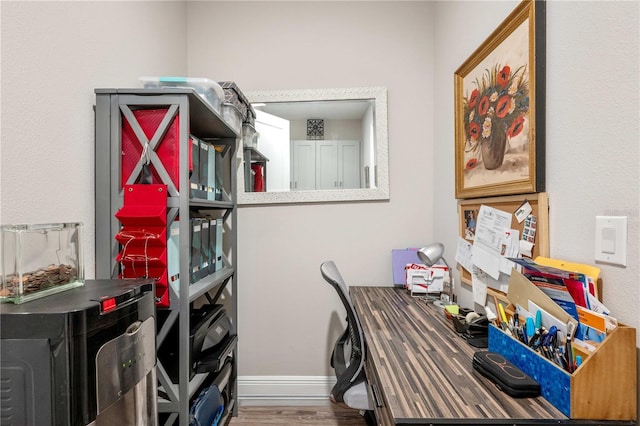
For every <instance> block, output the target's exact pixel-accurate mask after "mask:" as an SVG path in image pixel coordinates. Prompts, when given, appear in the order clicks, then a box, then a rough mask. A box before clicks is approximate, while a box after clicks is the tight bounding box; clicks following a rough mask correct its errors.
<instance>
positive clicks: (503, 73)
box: [497, 65, 511, 87]
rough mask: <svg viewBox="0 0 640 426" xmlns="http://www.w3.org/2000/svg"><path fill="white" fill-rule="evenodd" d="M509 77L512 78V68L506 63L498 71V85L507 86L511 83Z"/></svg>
mask: <svg viewBox="0 0 640 426" xmlns="http://www.w3.org/2000/svg"><path fill="white" fill-rule="evenodd" d="M509 78H511V68H509V66H508V65H505V66H504V67H502V70H500V72H499V73H498V78H497V80H498V85H499V86H500V87H505V86H506V85H507V84H509Z"/></svg>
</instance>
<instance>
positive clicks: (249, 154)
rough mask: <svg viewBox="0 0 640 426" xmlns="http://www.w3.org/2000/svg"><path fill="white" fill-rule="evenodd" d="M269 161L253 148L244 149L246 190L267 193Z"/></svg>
mask: <svg viewBox="0 0 640 426" xmlns="http://www.w3.org/2000/svg"><path fill="white" fill-rule="evenodd" d="M268 161H269V159H268V158H267V157H266V156H265V155H264V154H262V153H261V152H260V151H258V150H257V149H256V148H253V147H246V146H245V147H244V164H245V167H244V190H245V192H265V191H266V190H267V162H268Z"/></svg>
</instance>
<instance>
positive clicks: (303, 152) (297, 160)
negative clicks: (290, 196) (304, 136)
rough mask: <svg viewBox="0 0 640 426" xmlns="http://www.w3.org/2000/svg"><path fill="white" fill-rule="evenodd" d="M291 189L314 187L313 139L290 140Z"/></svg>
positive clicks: (314, 150)
mask: <svg viewBox="0 0 640 426" xmlns="http://www.w3.org/2000/svg"><path fill="white" fill-rule="evenodd" d="M291 145H292V149H293V158H292V160H291V177H292V180H291V190H292V191H303V190H310V189H311V190H313V189H316V174H315V170H316V146H315V141H306V140H301V141H291Z"/></svg>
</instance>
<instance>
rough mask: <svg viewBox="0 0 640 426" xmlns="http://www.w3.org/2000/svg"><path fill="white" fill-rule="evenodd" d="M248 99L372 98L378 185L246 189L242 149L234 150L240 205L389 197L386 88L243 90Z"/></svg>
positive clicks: (315, 99)
mask: <svg viewBox="0 0 640 426" xmlns="http://www.w3.org/2000/svg"><path fill="white" fill-rule="evenodd" d="M245 95H246V96H247V98H248V99H249V102H251V103H256V102H265V103H268V102H302V101H335V100H358V99H374V100H375V114H374V116H375V126H376V167H377V187H376V188H358V189H338V190H332V189H326V190H313V191H311V190H309V191H288V192H285V191H283V192H245V191H244V170H243V166H244V164H243V162H244V159H243V150H242V148H241V147H240V149H238V150H237V157H236V158H237V164H238V167H237V176H238V177H237V187H238V194H237V198H238V200H237V202H238V204H239V205H258V204H287V203H323V202H344V201H375V200H388V199H389V142H388V130H387V89H386V88H384V87H355V88H339V89H301V90H264V91H252V92H246V93H245Z"/></svg>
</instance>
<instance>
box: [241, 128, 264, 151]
mask: <svg viewBox="0 0 640 426" xmlns="http://www.w3.org/2000/svg"><path fill="white" fill-rule="evenodd" d="M259 136H260V135H259V134H258V132H256V129H255V128H254V127H253V126H252V125H251V124H249V123H242V144H243V145H244V147H246V148H255V149H258V138H259Z"/></svg>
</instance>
